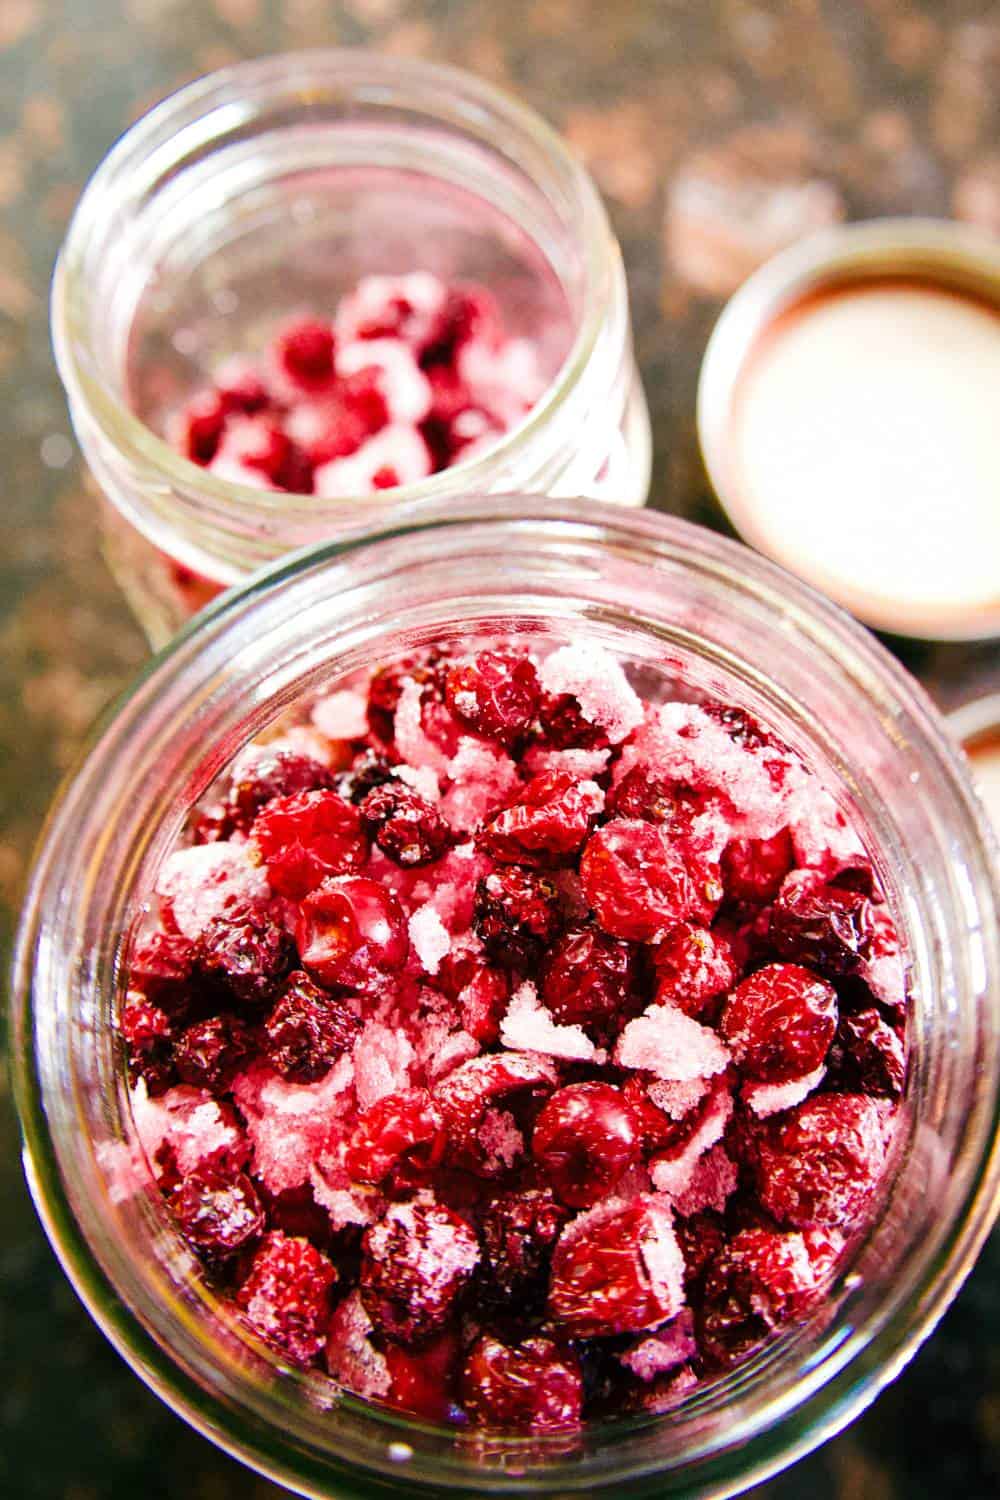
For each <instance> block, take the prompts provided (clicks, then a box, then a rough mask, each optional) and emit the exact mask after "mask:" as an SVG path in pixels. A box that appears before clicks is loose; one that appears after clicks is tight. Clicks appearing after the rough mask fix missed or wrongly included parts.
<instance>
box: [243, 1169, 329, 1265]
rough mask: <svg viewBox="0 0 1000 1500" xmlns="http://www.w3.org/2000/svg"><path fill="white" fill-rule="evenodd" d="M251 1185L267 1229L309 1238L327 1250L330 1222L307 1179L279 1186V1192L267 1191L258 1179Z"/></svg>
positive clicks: (290, 1235) (319, 1247)
mask: <svg viewBox="0 0 1000 1500" xmlns="http://www.w3.org/2000/svg"><path fill="white" fill-rule="evenodd" d="M254 1186H255V1187H256V1190H257V1195H258V1197H259V1198H260V1200H261V1202H262V1203H263V1204H264V1208H265V1210H266V1213H267V1224H268V1228H269V1229H280V1230H281V1231H282V1233H283V1234H287V1235H288V1236H289V1237H290V1238H292V1239H305V1240H311V1241H312V1243H313V1244H314V1245H315V1246H316V1247H317V1249H320V1250H323V1251H329V1249H330V1247H331V1245H332V1244H333V1242H334V1230H333V1225H332V1224H331V1222H330V1215H329V1214H328V1213H327V1211H326V1209H325V1208H322V1207H321V1206H320V1205H319V1204H318V1203H317V1202H316V1198H315V1195H314V1193H313V1190H312V1185H311V1183H308V1182H304V1183H302V1184H300V1186H299V1187H294V1188H283V1189H282V1191H281V1192H280V1193H272V1192H270V1191H269V1189H268V1188H267V1187H266V1185H265V1184H264V1183H262V1182H255V1184H254ZM340 1274H341V1276H342V1275H343V1271H342V1269H341V1272H340Z"/></svg>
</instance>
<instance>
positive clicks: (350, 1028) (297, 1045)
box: [264, 970, 361, 1083]
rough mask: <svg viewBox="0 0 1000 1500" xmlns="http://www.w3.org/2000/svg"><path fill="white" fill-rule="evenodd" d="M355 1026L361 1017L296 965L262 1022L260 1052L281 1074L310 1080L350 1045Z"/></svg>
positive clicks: (297, 1080)
mask: <svg viewBox="0 0 1000 1500" xmlns="http://www.w3.org/2000/svg"><path fill="white" fill-rule="evenodd" d="M360 1030H361V1021H360V1019H359V1018H358V1017H357V1016H356V1015H355V1014H354V1012H353V1011H351V1010H349V1009H348V1007H347V1005H346V1004H345V1002H344V1001H343V1000H342V999H338V998H337V997H336V996H333V995H329V994H327V993H326V991H325V990H322V989H320V988H319V986H318V985H316V984H313V982H312V980H311V979H310V978H309V976H308V974H304V973H303V972H302V971H301V970H297V971H296V972H295V973H294V974H291V975H289V978H288V981H287V983H286V984H285V986H284V989H283V990H282V993H281V996H280V998H279V1000H278V1002H277V1004H276V1005H275V1007H274V1009H273V1010H272V1012H271V1014H270V1015H269V1016H268V1018H267V1020H266V1021H265V1023H264V1052H265V1055H266V1056H267V1060H268V1062H269V1063H270V1064H271V1066H272V1068H274V1069H275V1070H276V1071H277V1072H278V1073H280V1074H281V1076H282V1077H283V1078H287V1079H289V1081H290V1082H293V1083H315V1082H316V1081H317V1079H320V1078H322V1077H323V1076H324V1075H325V1074H326V1073H328V1072H329V1070H330V1068H331V1067H332V1065H333V1064H334V1062H336V1060H337V1058H338V1057H340V1056H341V1054H342V1053H344V1052H346V1051H348V1050H349V1049H350V1048H351V1047H353V1045H354V1043H355V1041H356V1040H357V1037H358V1033H359V1032H360Z"/></svg>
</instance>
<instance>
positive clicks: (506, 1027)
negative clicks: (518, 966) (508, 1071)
mask: <svg viewBox="0 0 1000 1500" xmlns="http://www.w3.org/2000/svg"><path fill="white" fill-rule="evenodd" d="M500 1040H501V1042H502V1043H503V1045H504V1046H505V1047H510V1048H512V1049H513V1050H514V1051H515V1052H541V1053H543V1054H544V1055H545V1056H546V1057H562V1058H566V1059H567V1060H574V1061H577V1062H591V1061H594V1060H596V1059H597V1058H598V1056H599V1053H598V1049H597V1048H596V1047H595V1046H594V1043H593V1042H592V1041H591V1040H590V1038H589V1037H588V1036H587V1034H586V1032H585V1031H584V1029H583V1027H582V1026H559V1025H557V1023H556V1022H555V1021H554V1020H553V1019H552V1012H551V1011H549V1010H547V1009H546V1007H545V1006H544V1005H542V1003H541V1002H540V1000H539V999H538V994H537V991H536V990H535V986H534V985H533V984H532V983H531V981H530V980H525V982H524V983H523V984H522V985H520V986H519V988H518V989H516V990H515V991H514V993H513V995H512V996H511V998H510V1004H509V1005H508V1007H507V1013H506V1015H505V1016H504V1018H503V1020H502V1021H501V1022H500ZM601 1055H603V1054H601Z"/></svg>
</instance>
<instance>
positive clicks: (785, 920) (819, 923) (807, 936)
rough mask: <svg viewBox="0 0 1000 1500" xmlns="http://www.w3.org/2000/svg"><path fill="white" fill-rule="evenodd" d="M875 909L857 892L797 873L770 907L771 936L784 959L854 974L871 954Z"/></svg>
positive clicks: (831, 970)
mask: <svg viewBox="0 0 1000 1500" xmlns="http://www.w3.org/2000/svg"><path fill="white" fill-rule="evenodd" d="M870 928H871V908H870V904H869V902H868V900H867V899H866V897H865V896H863V895H862V894H861V893H860V892H858V891H853V890H845V889H843V888H840V887H838V886H834V885H825V884H823V883H822V882H820V881H818V880H817V878H816V876H815V875H814V874H813V873H812V871H809V870H802V871H795V872H793V873H792V874H791V875H789V876H788V877H787V878H786V879H785V881H784V882H783V884H782V887H781V890H780V892H779V893H778V897H777V899H776V901H775V903H774V906H773V907H772V908H771V921H770V926H769V929H768V938H769V941H770V943H771V946H772V947H773V948H774V950H775V952H777V953H778V954H780V956H781V957H782V958H788V959H791V960H792V961H793V962H795V963H800V964H806V965H808V966H809V967H811V968H815V969H819V970H820V971H821V972H827V973H834V974H853V973H855V972H856V971H857V970H858V969H859V968H860V967H861V964H862V962H863V961H864V959H865V958H866V957H867V955H868V950H869V945H870Z"/></svg>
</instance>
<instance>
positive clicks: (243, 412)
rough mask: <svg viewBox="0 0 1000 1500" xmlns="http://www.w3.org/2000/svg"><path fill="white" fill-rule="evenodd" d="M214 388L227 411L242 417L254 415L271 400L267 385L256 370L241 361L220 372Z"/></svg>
mask: <svg viewBox="0 0 1000 1500" xmlns="http://www.w3.org/2000/svg"><path fill="white" fill-rule="evenodd" d="M216 390H217V391H218V394H219V396H220V397H221V399H222V403H223V405H224V407H225V409H226V411H227V412H236V413H238V414H239V415H240V416H244V417H252V416H254V415H255V414H256V413H257V412H259V411H262V410H263V409H264V407H265V406H269V405H270V402H271V397H270V394H269V392H268V389H267V386H266V385H265V384H264V382H263V380H261V378H260V376H259V375H258V374H257V372H256V370H254V368H253V367H252V365H249V364H243V363H242V362H239V363H238V364H235V365H232V366H230V367H229V368H228V369H224V370H223V371H221V372H220V376H219V380H218V383H217V385H216Z"/></svg>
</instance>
